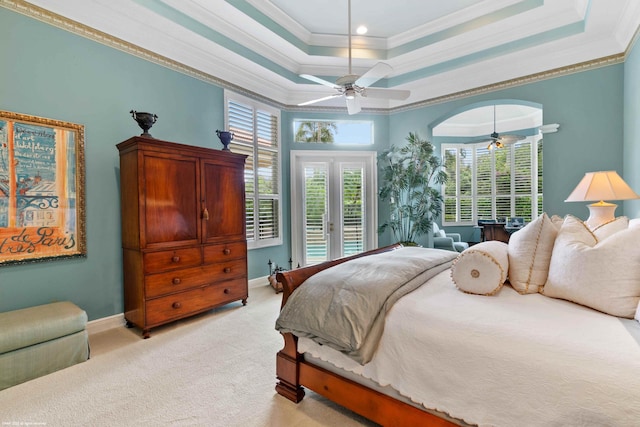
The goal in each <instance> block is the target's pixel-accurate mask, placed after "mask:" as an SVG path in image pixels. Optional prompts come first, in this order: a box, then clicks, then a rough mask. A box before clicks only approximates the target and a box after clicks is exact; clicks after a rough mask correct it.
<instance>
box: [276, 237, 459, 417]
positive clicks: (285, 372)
mask: <svg viewBox="0 0 640 427" xmlns="http://www.w3.org/2000/svg"><path fill="white" fill-rule="evenodd" d="M400 247H401V245H399V244H398V245H390V246H385V247H383V248H379V249H374V250H371V251H368V252H363V253H361V254H357V255H353V256H350V257H346V258H340V259H337V260H334V261H327V262H325V263H322V264H318V265H313V266H309V267H304V268H299V269H296V270H292V271H287V272H281V273H278V275H277V280H278V282H280V283H282V285H283V297H282V306H284V304H285V303H286V302H287V298H288V297H289V295H291V293H292V292H293V291H294V290H295V289H296V288H297V287H298V286H300V285H301V284H302V283H303V282H304V281H305V280H306V279H307V278H308V277H310V276H312V275H314V274H316V273H318V272H320V271H322V270H324V269H326V268H329V267H332V266H334V265H337V264H341V263H343V262H345V261H349V260H351V259H355V258H360V257H363V256H367V255H372V254H377V253H382V252H388V251H392V250H395V249H397V248H400ZM282 336H283V338H284V348H283V349H282V350H280V351H279V352H278V354H277V356H276V376H277V378H278V383H277V384H276V391H277V392H278V393H279V394H280V395H282V396H284V397H286V398H287V399H289V400H291V401H292V402H295V403H298V402H300V401H301V400H302V398H303V397H304V388H303V387H306V388H308V389H309V390H313V391H314V392H316V393H318V394H320V395H322V396H324V397H326V398H328V399H329V400H331V401H333V402H335V403H337V404H339V405H341V406H344V407H345V408H348V409H350V410H352V411H354V412H356V413H358V414H360V415H362V416H364V417H366V418H368V419H370V420H372V421H374V422H376V423H378V424H381V425H383V426H399V427H400V426H411V425H420V426H437V427H440V426H442V427H444V426H455V425H456V424H453V423H452V422H450V421H448V420H445V419H443V418H440V417H438V416H436V415H434V414H431V413H429V412H426V411H422V410H420V409H418V408H416V407H415V406H412V405H410V404H408V403H405V402H402V401H399V400H396V399H394V398H392V397H389V396H387V395H385V394H382V393H380V392H379V391H376V390H373V389H371V388H368V387H366V386H363V385H361V384H358V383H356V382H354V381H351V380H349V379H347V378H344V377H342V376H340V375H339V374H336V373H333V372H330V371H327V370H326V369H323V368H321V367H319V366H316V365H314V364H313V363H310V362H308V361H306V360H305V359H304V355H302V354H300V353H298V338H297V337H296V336H295V335H293V334H290V333H285V334H282Z"/></svg>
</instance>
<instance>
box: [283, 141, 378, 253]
mask: <svg viewBox="0 0 640 427" xmlns="http://www.w3.org/2000/svg"><path fill="white" fill-rule="evenodd" d="M376 183H377V178H376V153H375V152H368V151H356V152H344V151H306V150H305V151H292V152H291V228H292V230H291V234H292V252H293V253H292V258H293V262H294V265H298V264H300V265H301V266H304V265H311V264H317V263H320V262H323V261H328V260H332V259H336V258H340V257H343V256H348V255H353V254H356V253H360V252H363V251H366V250H369V249H373V248H375V247H377V244H378V239H377V232H376V227H377V185H376Z"/></svg>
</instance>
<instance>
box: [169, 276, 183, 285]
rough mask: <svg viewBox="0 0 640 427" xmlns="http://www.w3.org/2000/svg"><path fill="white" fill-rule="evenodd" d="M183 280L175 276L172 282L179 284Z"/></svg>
mask: <svg viewBox="0 0 640 427" xmlns="http://www.w3.org/2000/svg"><path fill="white" fill-rule="evenodd" d="M181 281H182V280H180V278H179V277H174V278H173V280H172V281H171V283H173V284H174V285H179V284H180V282H181Z"/></svg>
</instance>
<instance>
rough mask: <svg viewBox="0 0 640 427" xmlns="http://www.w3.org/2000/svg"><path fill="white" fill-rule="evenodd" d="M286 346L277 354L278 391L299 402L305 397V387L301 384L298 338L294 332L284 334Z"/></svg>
mask: <svg viewBox="0 0 640 427" xmlns="http://www.w3.org/2000/svg"><path fill="white" fill-rule="evenodd" d="M282 337H283V338H284V348H283V349H282V350H280V351H279V352H278V354H277V356H276V377H277V378H278V383H277V384H276V391H277V392H278V394H280V395H282V396H284V397H286V398H287V399H289V400H291V401H292V402H295V403H298V402H300V401H301V400H302V398H303V397H304V389H303V388H302V386H301V385H300V381H299V379H300V364H299V363H298V362H299V358H300V357H302V356H300V355H299V354H298V339H297V338H296V337H295V336H293V335H292V334H288V333H287V334H282Z"/></svg>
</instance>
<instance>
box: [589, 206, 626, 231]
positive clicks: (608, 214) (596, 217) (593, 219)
mask: <svg viewBox="0 0 640 427" xmlns="http://www.w3.org/2000/svg"><path fill="white" fill-rule="evenodd" d="M617 207H618V205H616V204H615V203H607V202H603V201H602V200H601V201H599V202H597V203H592V204H590V205H589V218H588V219H587V220H586V221H585V222H584V223H585V224H587V227H589V228H590V229H591V230H593V229H594V228H596V227H599V226H601V225H602V224H606V223H607V222H609V221H613V220H614V219H615V217H616V216H615V211H616V208H617Z"/></svg>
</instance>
